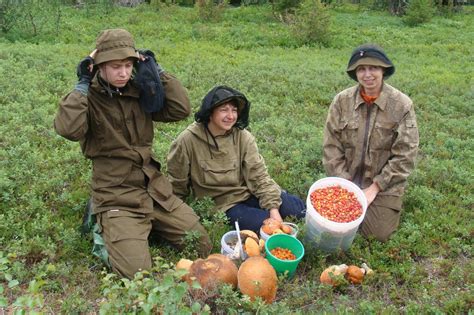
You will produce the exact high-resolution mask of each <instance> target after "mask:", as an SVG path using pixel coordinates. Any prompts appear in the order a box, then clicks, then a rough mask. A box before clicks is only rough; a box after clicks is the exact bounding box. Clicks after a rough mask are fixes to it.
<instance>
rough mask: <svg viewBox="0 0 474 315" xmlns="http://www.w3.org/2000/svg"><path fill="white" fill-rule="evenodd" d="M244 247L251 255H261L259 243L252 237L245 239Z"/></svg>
mask: <svg viewBox="0 0 474 315" xmlns="http://www.w3.org/2000/svg"><path fill="white" fill-rule="evenodd" d="M244 249H245V252H246V253H247V255H248V256H249V257H252V256H259V255H260V247H259V244H258V243H257V242H256V241H255V240H254V239H253V238H251V237H247V239H246V240H245V245H244Z"/></svg>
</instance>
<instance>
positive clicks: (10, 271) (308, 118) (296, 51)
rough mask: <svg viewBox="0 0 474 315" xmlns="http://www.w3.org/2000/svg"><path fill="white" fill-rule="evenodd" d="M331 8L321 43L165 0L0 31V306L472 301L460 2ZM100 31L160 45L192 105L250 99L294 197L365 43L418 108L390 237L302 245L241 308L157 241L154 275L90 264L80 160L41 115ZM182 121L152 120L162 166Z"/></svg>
mask: <svg viewBox="0 0 474 315" xmlns="http://www.w3.org/2000/svg"><path fill="white" fill-rule="evenodd" d="M331 13H332V25H333V26H332V31H333V36H332V40H331V42H330V43H329V45H328V46H327V47H320V46H318V45H314V46H304V47H300V46H298V44H297V43H296V42H295V40H294V39H292V36H291V32H290V30H289V29H288V28H287V27H286V26H285V25H283V24H280V23H278V22H277V21H276V20H274V19H273V17H272V14H271V9H270V7H269V6H251V7H239V8H230V9H228V10H226V11H225V12H224V16H223V19H222V20H221V21H218V22H203V21H200V20H199V19H198V17H197V14H196V12H195V10H194V9H193V8H180V7H174V6H171V7H162V8H160V10H149V9H148V7H147V6H140V7H137V8H134V9H126V8H121V9H115V10H114V11H113V12H112V14H111V15H107V16H106V17H105V18H99V17H98V16H96V15H94V13H93V11H86V10H79V9H73V8H64V10H63V12H62V14H63V16H62V17H63V23H62V24H61V27H60V29H59V33H58V34H57V35H54V34H53V33H52V32H49V33H48V32H47V30H48V28H47V27H46V26H48V25H47V24H45V27H44V28H43V29H44V30H45V31H44V32H43V33H40V34H39V35H38V36H36V37H28V36H24V35H22V34H20V33H19V32H17V33H15V32H12V33H9V34H5V35H4V36H3V37H2V38H0V86H1V89H0V105H1V110H2V115H1V116H0V198H1V203H0V231H1V233H0V311H3V310H16V311H17V312H18V313H21V311H20V310H23V311H24V312H26V313H29V312H30V311H31V310H36V311H39V312H43V313H93V312H98V311H99V309H101V310H102V312H103V313H111V314H112V313H115V312H117V310H121V311H122V312H124V313H129V312H130V313H132V312H134V310H137V308H136V307H138V306H137V305H135V309H134V308H133V307H132V306H131V305H133V304H134V303H136V302H137V301H140V300H141V299H146V298H148V300H147V301H148V302H144V303H143V304H142V308H141V310H145V309H146V307H148V306H150V305H153V303H152V302H149V301H151V300H153V299H154V300H155V301H157V302H156V303H157V304H159V305H162V310H164V311H165V313H166V312H167V313H177V312H182V313H191V312H195V313H206V312H213V313H225V312H227V313H244V312H250V313H256V312H260V313H289V312H292V313H296V314H303V313H354V314H355V313H357V314H359V313H382V314H390V313H408V314H412V313H417V312H418V313H420V312H421V313H430V314H431V313H433V314H437V313H450V314H458V313H469V312H472V309H473V308H474V299H473V296H474V294H473V287H474V281H473V280H474V279H473V278H474V277H473V273H472V269H473V268H474V263H473V260H472V254H473V244H472V239H473V236H474V229H473V222H474V220H473V210H474V194H473V192H474V172H473V170H474V131H473V130H474V120H473V118H472V110H473V108H474V107H473V105H474V103H473V95H474V90H473V81H472V77H473V72H474V71H473V66H472V65H473V61H474V60H473V56H474V48H473V47H474V45H473V38H474V27H473V15H472V10H471V9H470V8H466V10H465V11H464V12H463V13H461V14H458V15H454V16H452V17H450V18H445V17H440V16H437V17H435V18H434V19H433V20H432V21H431V22H430V23H428V24H424V25H421V26H419V27H416V28H410V27H407V26H406V25H404V24H403V22H402V21H401V20H400V18H397V17H393V16H389V15H387V14H384V13H377V12H370V11H359V10H354V8H353V7H351V8H344V7H342V8H341V7H339V8H337V10H332V11H331ZM112 27H125V28H127V29H128V30H129V31H130V32H132V33H133V34H134V35H135V39H136V43H137V47H147V48H150V49H152V50H154V51H155V52H156V53H157V55H158V60H159V62H160V63H161V64H162V65H163V67H164V68H165V69H166V70H168V71H170V72H172V73H174V74H175V75H177V77H178V78H180V79H181V81H182V82H183V83H184V84H185V86H186V87H187V88H188V90H189V93H190V97H191V100H192V104H193V110H194V111H195V110H196V109H197V108H198V107H199V104H200V101H201V98H202V97H203V96H204V94H205V93H206V92H207V91H208V90H209V89H210V88H211V87H213V86H214V85H216V84H228V85H230V86H232V87H234V88H237V89H239V90H241V91H242V92H244V93H245V94H246V95H247V97H248V98H249V99H250V101H251V102H252V108H251V122H250V129H251V131H252V132H253V134H254V135H255V136H256V137H257V140H258V144H259V148H260V150H261V153H262V154H263V156H264V157H265V159H266V162H267V165H268V168H269V171H270V173H271V174H272V175H273V177H274V179H275V180H276V181H277V182H278V183H279V184H280V185H281V186H282V187H284V188H286V189H287V190H289V191H290V192H293V193H296V194H298V195H299V196H301V197H302V198H306V193H307V190H308V188H309V186H310V185H311V184H312V183H313V182H314V181H315V180H317V179H319V178H321V177H324V170H323V168H322V165H321V154H322V153H321V141H322V129H323V125H324V122H325V119H326V113H327V109H328V106H329V104H330V102H331V100H332V98H333V97H334V95H335V94H336V93H337V92H339V91H340V90H342V89H344V88H346V87H349V86H351V85H353V84H354V82H353V81H351V80H350V79H349V77H348V76H347V75H346V74H345V71H344V69H345V66H346V64H347V60H348V58H349V54H350V52H351V51H352V49H353V48H354V47H355V46H357V45H359V44H361V43H364V42H375V43H378V44H380V45H382V46H383V47H384V48H385V50H386V52H387V54H388V55H389V56H390V57H391V59H392V61H393V62H394V64H395V65H396V67H397V70H396V73H395V75H394V76H393V77H392V78H391V79H390V80H389V83H390V84H392V85H394V86H395V87H397V88H399V89H400V90H401V91H403V92H405V93H406V94H408V95H409V96H410V97H411V98H412V99H413V101H414V102H415V104H416V112H417V118H418V125H419V128H420V139H421V140H420V153H419V158H418V161H417V168H416V171H415V172H414V173H413V175H412V176H411V177H410V179H409V188H408V191H407V193H406V195H405V199H404V212H403V214H402V222H401V225H400V228H399V230H398V231H397V233H396V234H395V235H394V237H393V238H392V239H391V240H390V241H389V242H387V243H385V244H381V243H378V242H376V241H373V240H365V239H363V238H362V237H360V236H359V235H358V236H357V237H356V239H355V241H354V243H353V245H352V247H351V249H350V250H349V251H348V252H346V253H337V254H332V255H323V254H321V253H319V252H316V251H310V250H308V252H307V255H306V256H305V258H304V259H303V261H302V262H301V264H300V266H299V268H298V271H297V274H296V276H295V277H294V278H293V279H291V280H288V279H281V280H280V283H279V290H278V295H277V301H276V302H275V303H273V304H272V305H262V304H261V303H258V302H254V303H251V302H249V301H248V300H247V299H246V298H244V297H242V296H241V295H240V294H239V293H238V292H237V291H233V290H231V289H230V288H224V289H223V291H221V292H207V293H202V292H201V293H199V294H198V293H196V292H194V293H193V292H191V293H187V291H186V290H185V289H186V288H183V285H181V284H179V281H178V280H177V279H178V277H177V276H176V275H174V274H173V272H172V264H173V263H175V262H176V261H177V260H178V259H179V258H181V257H182V255H184V254H182V253H179V252H176V251H174V250H171V249H169V248H166V247H163V246H162V245H158V246H155V247H153V250H152V252H153V254H154V255H155V256H161V257H162V258H163V259H161V260H157V262H156V265H155V269H154V275H155V278H152V279H151V280H146V279H145V280H143V279H136V280H135V281H132V282H127V283H125V285H122V284H121V282H120V281H119V280H117V279H114V277H111V275H106V274H104V273H102V268H103V267H102V265H101V264H100V262H99V261H98V260H96V259H95V258H94V257H93V256H92V255H91V253H90V251H91V244H90V239H88V238H84V237H82V236H81V234H80V232H79V224H80V222H81V215H82V213H81V212H82V209H83V207H84V206H85V202H86V200H87V198H88V195H89V179H90V163H89V162H88V161H86V160H85V159H84V158H83V156H82V154H81V152H80V149H79V145H78V144H77V143H72V142H69V141H67V140H65V139H62V138H61V137H59V136H58V135H56V134H55V132H54V130H53V128H52V122H53V118H54V115H55V112H56V110H57V106H58V105H57V104H58V102H59V100H60V98H61V97H62V96H64V95H65V94H66V93H67V92H69V90H70V89H71V88H72V87H73V85H74V83H75V80H76V78H75V66H76V64H77V62H78V61H79V60H80V59H81V58H82V57H83V56H85V55H86V54H88V53H89V52H90V51H91V50H92V49H93V48H94V41H95V37H96V35H97V34H98V32H99V31H100V30H101V29H104V28H112ZM14 39H16V40H15V41H13V40H14ZM191 121H192V117H190V118H188V119H187V120H186V121H182V122H179V123H175V124H166V125H157V127H156V139H155V143H154V150H155V152H156V153H157V155H158V156H159V157H161V160H162V161H163V162H164V160H165V156H166V153H167V151H168V148H169V145H170V144H171V141H172V140H173V139H174V137H175V136H176V135H177V134H178V133H179V132H180V131H181V130H183V129H184V128H185V127H186V125H187V124H189V123H190V122H191ZM197 207H198V208H200V209H201V211H202V212H205V210H206V209H207V208H208V207H207V208H206V203H204V204H200V205H197ZM207 217H208V218H209V216H207ZM213 224H214V225H215V226H214V228H213V229H212V230H213V232H212V235H211V236H212V239H213V241H214V245H215V247H214V252H218V251H219V250H220V245H219V241H220V236H221V235H222V234H223V233H224V232H225V231H226V230H227V229H229V228H227V227H225V226H224V225H223V223H222V218H212V217H210V218H209V220H208V221H206V226H208V227H211V225H213ZM190 243H192V241H191V240H190ZM186 255H193V254H192V252H186ZM362 262H367V263H368V264H369V265H370V266H371V267H372V268H373V269H374V270H375V271H376V273H375V276H374V277H373V278H372V279H370V280H369V281H367V282H366V283H364V284H363V285H362V286H352V285H347V284H346V285H344V286H342V287H341V288H339V289H332V288H328V287H325V286H322V285H321V284H320V283H319V274H320V273H321V271H322V270H323V269H324V268H325V267H327V266H328V265H330V264H339V263H347V264H359V265H360V263H362ZM170 268H171V269H170ZM150 281H151V282H150ZM154 288H159V290H158V291H159V292H161V295H159V294H157V293H156V290H155V291H154ZM183 290H184V291H183ZM177 297H179V298H177ZM206 304H207V306H205V305H206ZM173 305H174V306H173ZM173 307H177V309H174V308H173ZM155 310H156V309H155ZM137 312H138V311H137Z"/></svg>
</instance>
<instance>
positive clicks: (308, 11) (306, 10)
mask: <svg viewBox="0 0 474 315" xmlns="http://www.w3.org/2000/svg"><path fill="white" fill-rule="evenodd" d="M330 28H331V15H330V13H329V10H328V8H327V7H326V6H325V5H324V4H322V3H321V0H304V1H303V2H302V3H301V6H300V7H299V8H298V9H297V10H296V15H295V20H294V22H293V24H292V26H291V29H292V31H293V34H294V35H295V37H296V38H297V39H298V41H299V42H300V44H313V43H319V44H322V45H327V44H328V43H329V40H330V38H331V30H330Z"/></svg>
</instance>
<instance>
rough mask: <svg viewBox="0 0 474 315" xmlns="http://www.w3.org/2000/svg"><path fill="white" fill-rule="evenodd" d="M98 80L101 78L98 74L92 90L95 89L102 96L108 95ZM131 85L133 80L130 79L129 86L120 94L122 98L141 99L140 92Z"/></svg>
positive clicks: (92, 84) (93, 81)
mask: <svg viewBox="0 0 474 315" xmlns="http://www.w3.org/2000/svg"><path fill="white" fill-rule="evenodd" d="M98 78H99V74H98V73H97V75H96V76H94V78H93V79H92V82H91V85H90V88H92V89H94V90H95V91H97V92H99V93H101V94H108V93H107V91H106V90H105V89H104V87H103V86H102V85H101V84H100V82H99V79H98ZM131 83H132V80H131V79H130V80H129V81H128V82H127V85H126V86H125V87H124V88H123V89H122V94H120V96H130V97H134V98H139V97H140V90H139V89H138V88H137V87H135V86H134V85H133V84H131Z"/></svg>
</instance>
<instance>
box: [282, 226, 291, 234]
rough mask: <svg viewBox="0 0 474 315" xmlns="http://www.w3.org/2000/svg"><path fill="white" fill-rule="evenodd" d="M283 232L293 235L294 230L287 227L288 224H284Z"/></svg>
mask: <svg viewBox="0 0 474 315" xmlns="http://www.w3.org/2000/svg"><path fill="white" fill-rule="evenodd" d="M281 230H282V231H283V233H285V234H291V233H292V232H293V229H292V228H291V226H289V225H286V224H282V225H281Z"/></svg>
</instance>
